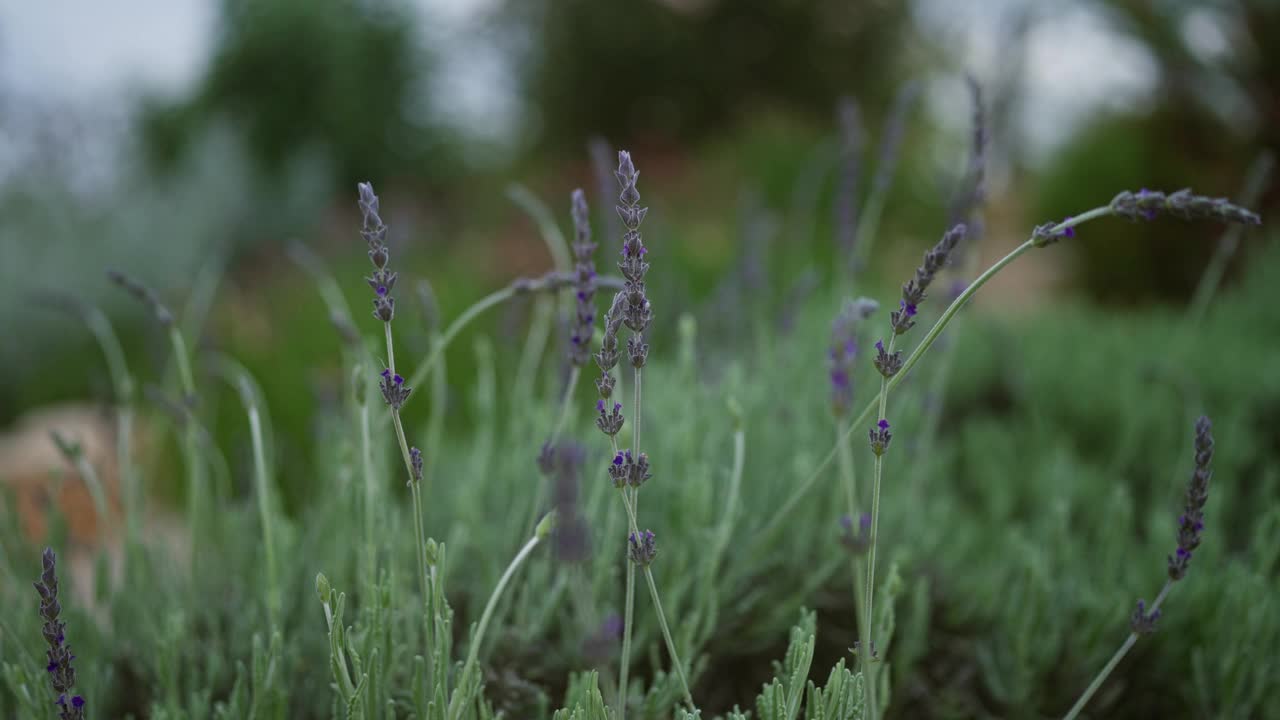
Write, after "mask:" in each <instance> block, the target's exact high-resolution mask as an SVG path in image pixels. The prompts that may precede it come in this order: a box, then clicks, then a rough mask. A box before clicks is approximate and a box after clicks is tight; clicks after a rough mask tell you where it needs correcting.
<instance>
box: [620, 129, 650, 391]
mask: <svg viewBox="0 0 1280 720" xmlns="http://www.w3.org/2000/svg"><path fill="white" fill-rule="evenodd" d="M614 174H615V175H616V176H617V178H618V184H619V185H621V187H622V190H621V192H619V193H618V203H619V204H618V205H617V206H616V208H615V209H616V210H617V211H618V217H619V218H620V219H621V220H622V224H623V226H624V227H626V229H627V230H626V233H624V234H623V236H622V260H621V261H619V262H618V269H619V270H621V271H622V276H623V278H625V279H626V283H625V284H624V286H623V289H622V294H623V296H624V297H625V298H626V305H625V306H624V308H623V313H622V320H623V323H625V324H626V326H627V327H628V328H630V329H631V332H632V333H635V334H636V335H640V334H642V333H644V331H645V329H646V328H648V327H649V323H650V322H652V321H653V312H652V310H651V309H650V307H649V299H648V297H647V296H646V294H645V287H644V276H645V274H646V273H648V272H649V263H648V262H646V261H645V255H646V254H647V253H648V250H647V249H646V248H645V246H644V239H643V237H642V236H641V235H640V223H642V222H644V217H645V215H646V214H648V212H649V208H647V207H641V206H640V192H639V191H638V190H637V189H636V180H637V179H639V177H640V172H639V171H638V170H636V166H635V164H634V163H632V162H631V153H629V152H627V151H625V150H622V151H620V152H619V153H618V169H617V170H616V171H615V172H614ZM630 348H631V346H630V343H629V344H628V349H630ZM644 349H645V350H646V351H647V349H648V348H647V346H646V347H645V348H644ZM631 363H632V365H635V366H636V367H641V366H643V365H644V357H643V355H641V356H639V357H637V356H636V355H634V354H633V355H632V356H631Z"/></svg>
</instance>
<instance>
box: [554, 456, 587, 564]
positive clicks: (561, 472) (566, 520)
mask: <svg viewBox="0 0 1280 720" xmlns="http://www.w3.org/2000/svg"><path fill="white" fill-rule="evenodd" d="M549 454H550V456H551V457H552V458H553V460H552V461H551V463H550V465H551V472H550V473H549V476H550V478H549V479H550V481H551V483H552V485H551V499H552V505H553V506H554V507H555V511H556V527H555V530H554V534H553V536H552V547H553V549H554V550H555V556H556V559H558V560H560V561H561V562H567V563H576V562H582V561H583V560H586V559H587V558H588V557H590V555H591V530H590V527H588V525H587V522H586V520H585V518H583V516H582V513H581V512H580V508H579V504H580V503H579V487H580V486H581V483H582V466H583V464H584V463H585V462H586V451H585V450H584V449H583V448H582V446H581V445H578V444H577V443H575V442H572V441H563V442H561V443H560V444H559V445H558V446H556V447H554V448H552V449H551V450H550V452H549Z"/></svg>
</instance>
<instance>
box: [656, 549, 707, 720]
mask: <svg viewBox="0 0 1280 720" xmlns="http://www.w3.org/2000/svg"><path fill="white" fill-rule="evenodd" d="M644 578H645V580H647V581H649V595H650V597H652V598H653V607H654V608H655V609H656V610H657V611H658V626H659V627H661V628H662V639H663V640H665V641H666V643H667V652H668V653H669V654H670V655H671V664H672V665H673V666H675V669H676V674H677V675H679V676H680V687H681V688H683V689H684V701H685V702H686V703H688V704H689V709H690V710H692V709H694V708H695V707H697V706H696V705H694V704H693V694H692V693H690V692H689V680H688V679H687V678H686V677H685V675H684V664H683V663H681V662H680V654H679V653H677V652H676V643H675V641H674V640H672V639H671V629H670V628H669V627H667V617H666V615H665V614H664V613H663V612H662V601H661V600H659V599H658V584H657V583H655V582H654V581H653V570H652V569H651V568H650V567H649V566H648V565H645V566H644Z"/></svg>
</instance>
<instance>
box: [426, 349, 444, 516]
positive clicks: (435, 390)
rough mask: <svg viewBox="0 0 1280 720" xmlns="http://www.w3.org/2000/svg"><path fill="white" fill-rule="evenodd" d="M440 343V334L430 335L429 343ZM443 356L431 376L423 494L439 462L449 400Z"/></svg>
mask: <svg viewBox="0 0 1280 720" xmlns="http://www.w3.org/2000/svg"><path fill="white" fill-rule="evenodd" d="M438 342H440V334H439V333H432V335H431V343H432V345H434V344H435V343H438ZM446 364H447V363H446V360H445V357H444V356H443V355H441V356H440V364H439V365H437V366H436V369H435V372H434V373H432V375H431V415H430V416H429V417H428V418H427V445H426V447H427V449H429V450H431V451H432V452H431V453H430V456H429V457H427V458H426V468H425V469H424V471H423V474H422V484H423V491H422V492H423V494H424V495H427V494H429V493H430V492H431V481H432V479H433V478H435V474H436V463H437V462H439V460H440V447H441V443H440V438H441V437H442V435H443V433H444V414H445V409H446V405H447V403H448V400H449V393H448V389H449V388H448V379H449V378H448V369H447V367H446Z"/></svg>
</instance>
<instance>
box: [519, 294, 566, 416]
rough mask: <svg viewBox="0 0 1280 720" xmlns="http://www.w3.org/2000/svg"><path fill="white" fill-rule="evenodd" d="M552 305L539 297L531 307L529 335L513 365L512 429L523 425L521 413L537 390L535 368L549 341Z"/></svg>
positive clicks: (530, 403)
mask: <svg viewBox="0 0 1280 720" xmlns="http://www.w3.org/2000/svg"><path fill="white" fill-rule="evenodd" d="M555 309H556V308H555V301H554V300H553V299H552V298H545V297H540V298H538V299H537V300H535V301H534V303H533V317H532V318H531V319H530V320H529V334H528V337H527V338H526V339H525V342H524V346H523V347H522V349H521V352H520V362H519V363H517V364H516V374H515V378H514V379H513V381H512V388H511V393H510V395H511V404H510V406H509V408H510V416H511V417H510V419H511V423H512V427H513V428H515V427H517V426H518V425H519V423H522V422H526V419H525V418H524V417H523V411H525V410H526V409H527V408H529V407H530V406H532V405H533V396H534V390H535V388H536V386H537V377H538V365H539V364H540V363H541V362H542V357H543V355H544V354H545V351H546V349H547V341H548V340H549V339H550V338H551V330H552V328H553V321H554V320H555ZM517 411H521V412H519V413H518V412H517Z"/></svg>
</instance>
